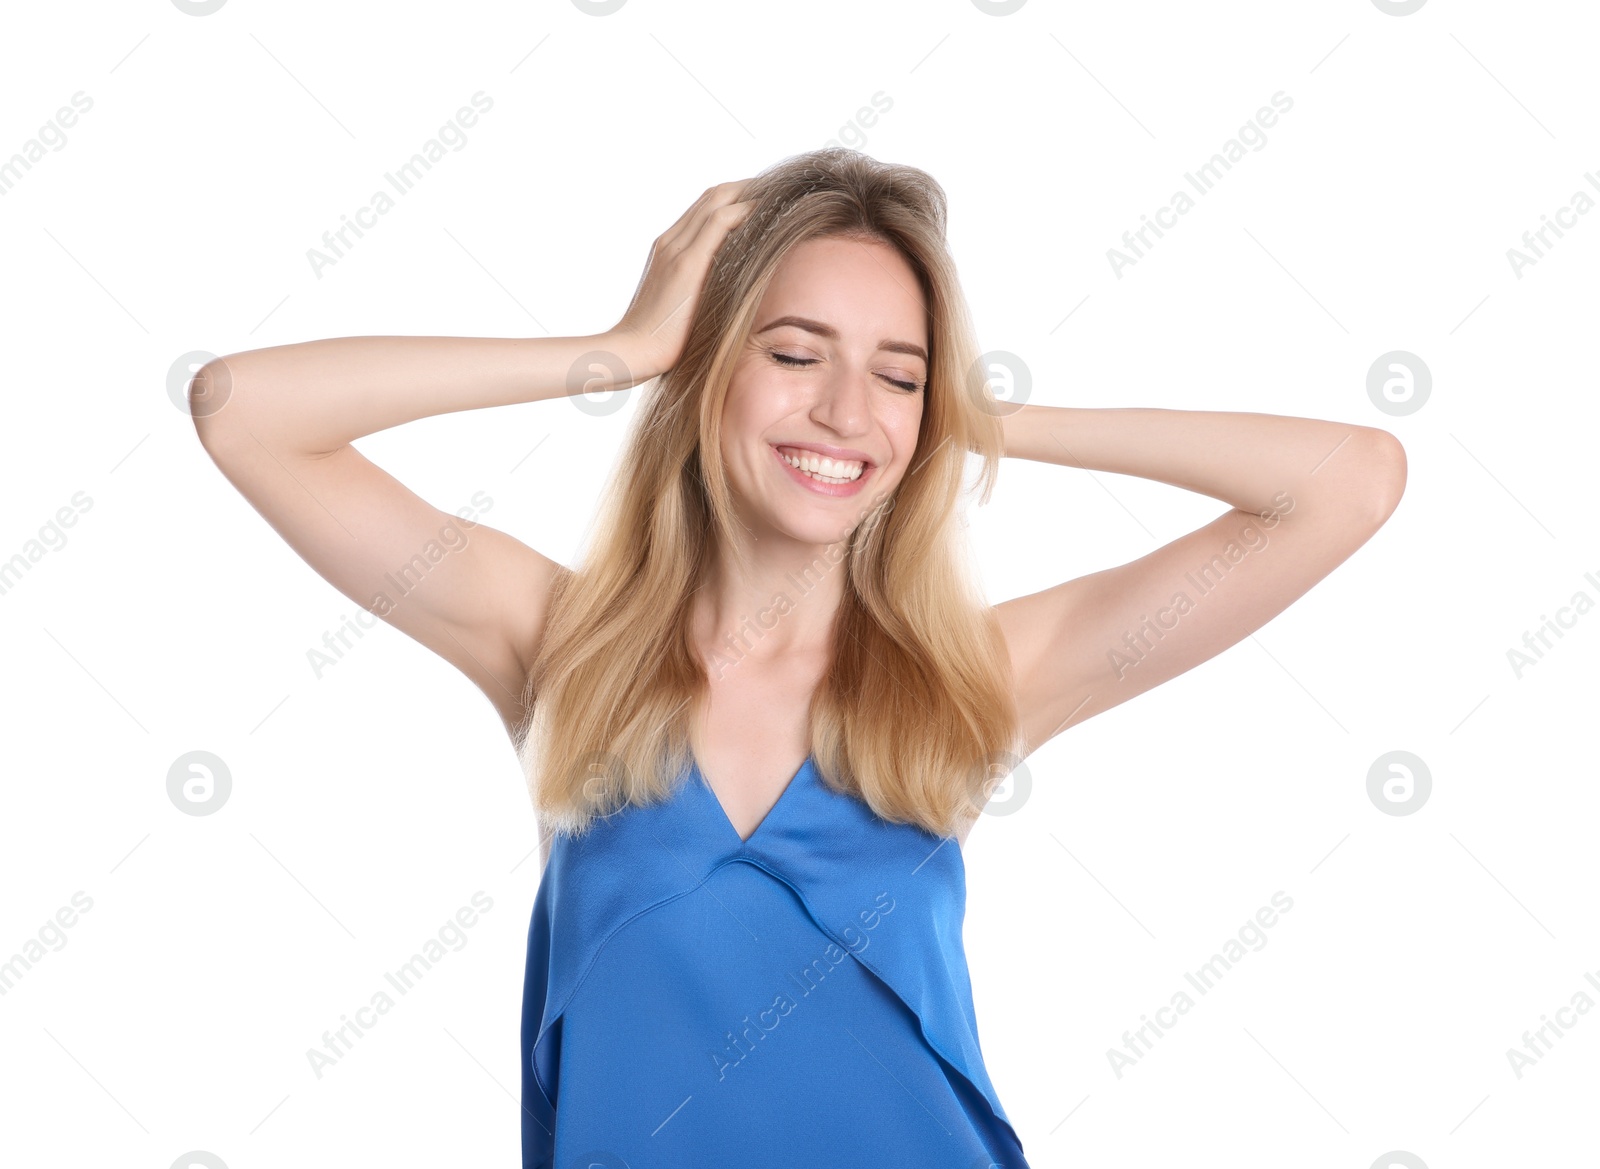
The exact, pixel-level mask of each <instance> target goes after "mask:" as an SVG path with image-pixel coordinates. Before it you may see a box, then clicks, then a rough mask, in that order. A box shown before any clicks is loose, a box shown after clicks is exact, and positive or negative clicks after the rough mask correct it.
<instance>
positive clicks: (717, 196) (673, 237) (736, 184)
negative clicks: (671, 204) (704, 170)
mask: <svg viewBox="0 0 1600 1169" xmlns="http://www.w3.org/2000/svg"><path fill="white" fill-rule="evenodd" d="M749 184H750V180H749V179H735V180H733V181H731V182H726V183H718V184H717V185H716V186H714V187H707V188H706V189H705V190H704V191H703V192H701V194H700V197H699V198H698V199H696V200H695V201H694V202H693V203H692V204H691V205H690V206H689V209H688V210H687V211H685V212H684V213H683V214H682V215H680V216H679V217H678V221H677V222H676V223H674V224H673V225H672V226H671V227H669V228H668V229H667V230H666V231H665V232H663V233H662V235H661V237H660V239H659V240H658V242H659V243H660V244H661V246H662V247H663V248H664V249H666V250H668V251H677V250H678V249H679V248H681V247H684V246H686V245H688V244H689V243H691V242H693V241H694V240H696V239H697V238H698V237H699V235H700V232H701V230H702V229H703V228H704V227H705V225H706V222H707V221H708V220H709V219H710V217H711V216H712V215H713V214H715V213H716V212H717V211H718V210H719V209H720V208H722V207H725V206H728V205H729V204H731V203H733V202H734V201H735V200H737V199H738V197H739V195H740V193H741V192H742V191H743V190H744V189H745V187H747V186H748V185H749Z"/></svg>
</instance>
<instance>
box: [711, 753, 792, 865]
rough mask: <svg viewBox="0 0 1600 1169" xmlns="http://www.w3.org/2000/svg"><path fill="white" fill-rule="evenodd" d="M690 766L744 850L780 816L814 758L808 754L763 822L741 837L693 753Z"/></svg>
mask: <svg viewBox="0 0 1600 1169" xmlns="http://www.w3.org/2000/svg"><path fill="white" fill-rule="evenodd" d="M689 766H690V768H691V769H692V770H693V772H694V778H695V780H696V781H697V782H698V784H699V786H700V787H701V788H702V789H703V790H704V791H705V794H706V795H707V796H709V797H710V801H709V802H710V804H711V806H712V807H713V808H715V809H716V812H717V816H718V817H719V818H720V819H721V820H722V823H723V824H724V825H725V826H726V827H727V830H728V834H729V835H730V836H732V837H733V839H734V840H735V841H736V842H737V843H738V845H739V847H741V848H743V847H746V846H747V845H749V843H750V842H751V841H752V840H754V839H755V838H756V837H757V836H759V835H761V832H762V830H763V829H764V828H766V826H767V825H768V824H770V823H772V818H773V817H774V816H776V815H777V814H778V809H779V808H781V807H783V802H784V801H785V800H786V799H788V798H789V796H790V794H791V793H792V792H793V791H794V790H795V787H796V785H798V784H799V782H800V780H801V779H802V777H804V776H805V774H806V772H807V771H808V770H810V768H811V766H812V756H811V753H810V752H809V751H808V752H807V753H806V757H805V758H804V759H803V760H801V762H800V767H799V770H797V771H796V772H795V773H794V774H793V775H791V776H790V777H789V782H788V783H786V784H784V785H783V790H782V791H781V792H779V793H778V798H777V799H776V800H774V801H773V803H772V807H770V808H768V809H767V814H766V815H765V816H763V817H761V822H760V823H759V824H757V825H756V826H755V828H754V829H752V830H751V832H750V835H749V836H740V835H739V829H738V828H736V827H734V823H733V819H732V818H731V817H730V816H729V815H728V812H727V809H725V808H724V807H723V806H722V800H721V798H720V797H719V796H718V795H717V793H716V791H715V790H714V789H713V788H712V786H711V783H710V781H709V780H707V779H706V776H705V772H703V771H701V770H700V761H699V760H698V759H696V758H695V757H694V755H693V753H692V752H691V753H690V755H689Z"/></svg>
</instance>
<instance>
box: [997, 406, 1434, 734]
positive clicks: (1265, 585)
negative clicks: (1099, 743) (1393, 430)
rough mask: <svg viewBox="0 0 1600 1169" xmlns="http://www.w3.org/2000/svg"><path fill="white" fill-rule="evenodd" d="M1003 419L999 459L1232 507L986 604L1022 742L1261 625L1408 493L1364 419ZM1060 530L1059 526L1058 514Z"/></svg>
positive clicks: (1209, 415)
mask: <svg viewBox="0 0 1600 1169" xmlns="http://www.w3.org/2000/svg"><path fill="white" fill-rule="evenodd" d="M1003 427H1004V431H1005V454H1006V455H1007V456H1009V457H1012V458H1021V459H1033V460H1035V461H1038V462H1045V463H1057V464H1059V465H1061V466H1064V467H1083V468H1086V469H1088V470H1092V471H1110V472H1115V473H1116V474H1120V475H1138V476H1140V477H1141V478H1145V479H1157V480H1160V481H1161V482H1163V483H1171V484H1172V485H1174V486H1176V487H1185V488H1187V489H1189V490H1190V491H1198V492H1200V493H1202V494H1204V495H1209V496H1212V497H1213V498H1215V499H1220V500H1222V501H1223V502H1224V503H1227V504H1230V505H1231V509H1230V510H1229V511H1227V512H1225V513H1224V514H1222V515H1221V516H1219V517H1217V518H1216V519H1215V520H1213V521H1212V522H1211V523H1209V524H1206V525H1204V526H1202V527H1199V528H1196V529H1195V530H1194V531H1192V532H1190V533H1189V534H1188V535H1186V536H1181V537H1179V538H1178V539H1176V540H1173V541H1172V542H1171V543H1169V544H1166V545H1163V546H1162V547H1160V548H1157V549H1156V550H1155V551H1154V552H1151V553H1150V554H1148V555H1147V556H1143V557H1141V558H1139V559H1138V560H1134V561H1131V562H1129V563H1127V564H1123V565H1119V566H1118V567H1115V568H1108V569H1105V570H1104V571H1101V572H1095V573H1091V574H1089V575H1087V576H1081V577H1078V578H1076V579H1074V580H1069V581H1065V582H1063V583H1061V584H1059V585H1055V586H1053V587H1051V588H1048V589H1044V590H1042V591H1041V592H1037V593H1031V594H1029V595H1027V596H1024V597H1016V598H1014V599H1012V600H1009V601H1005V602H1003V603H1001V604H1000V605H998V606H996V612H997V614H998V615H999V618H1000V625H1001V628H1002V630H1003V631H1004V633H1005V637H1006V642H1007V645H1008V648H1009V650H1010V654H1011V663H1012V669H1013V673H1014V677H1015V681H1016V689H1017V702H1018V707H1019V713H1020V714H1021V716H1022V726H1023V733H1024V736H1025V740H1026V752H1025V753H1031V752H1032V751H1033V750H1034V749H1035V748H1037V747H1039V746H1040V745H1041V744H1043V743H1044V742H1045V741H1046V740H1048V739H1050V738H1052V737H1053V736H1055V735H1056V734H1058V733H1060V732H1061V731H1063V730H1065V729H1066V728H1067V727H1068V726H1069V725H1073V724H1076V723H1080V722H1082V721H1083V720H1084V719H1087V718H1089V717H1091V716H1093V715H1096V714H1099V713H1100V712H1101V711H1104V710H1109V709H1110V708H1111V707H1113V706H1116V705H1118V704H1119V703H1122V702H1126V701H1127V700H1128V699H1130V698H1132V697H1133V696H1134V695H1136V694H1142V693H1143V692H1144V691H1146V690H1149V689H1151V688H1152V687H1154V686H1157V685H1159V684H1160V683H1162V682H1165V681H1167V680H1168V679H1170V678H1174V677H1176V676H1177V675H1179V674H1181V673H1183V672H1184V671H1186V670H1189V669H1191V668H1193V667H1194V666H1197V665H1199V664H1200V663H1201V662H1203V661H1205V660H1206V659H1207V658H1210V657H1213V656H1215V655H1216V654H1219V653H1221V652H1222V651H1223V650H1225V649H1227V648H1228V647H1229V646H1231V645H1233V644H1234V643H1235V642H1237V641H1239V640H1241V639H1243V638H1244V637H1246V636H1247V635H1249V634H1250V633H1253V632H1255V630H1257V629H1259V628H1261V626H1263V625H1265V624H1266V623H1267V622H1268V621H1270V620H1271V619H1272V618H1273V617H1275V616H1277V615H1278V614H1279V613H1281V612H1283V610H1284V609H1286V608H1287V607H1288V606H1289V605H1290V604H1291V603H1292V602H1293V601H1294V600H1296V599H1297V598H1298V597H1300V596H1302V595H1303V594H1304V593H1305V592H1306V590H1308V589H1309V588H1310V587H1311V586H1312V585H1314V584H1316V583H1317V582H1318V581H1319V580H1321V579H1322V578H1323V577H1325V576H1327V575H1328V573H1330V572H1332V571H1333V570H1334V569H1335V568H1337V567H1338V566H1339V564H1341V563H1342V562H1343V561H1344V560H1345V559H1346V558H1347V557H1348V556H1349V555H1350V554H1351V553H1352V552H1354V551H1355V550H1356V549H1357V548H1359V547H1361V545H1362V544H1364V543H1366V542H1367V540H1368V539H1370V538H1371V537H1372V534H1373V533H1374V532H1376V531H1377V530H1378V529H1379V528H1380V527H1382V526H1383V523H1384V521H1385V520H1387V519H1388V518H1389V515H1390V513H1392V512H1393V511H1394V509H1395V506H1396V505H1397V504H1398V503H1399V502H1400V496H1401V493H1402V492H1403V491H1404V490H1405V482H1406V456H1405V450H1404V448H1402V447H1401V445H1400V442H1399V440H1398V439H1396V438H1395V437H1394V435H1392V434H1390V433H1389V432H1388V431H1385V430H1379V429H1376V428H1374V427H1368V426H1352V425H1349V424H1346V423H1341V422H1323V421H1319V420H1317V419H1313V418H1285V417H1280V416H1278V415H1275V414H1229V413H1218V412H1211V411H1191V410H1157V409H1108V410H1091V409H1074V408H1067V407H1058V406H1034V405H1024V406H1022V407H1020V408H1018V409H1017V410H1015V411H1013V412H1011V413H1009V414H1007V415H1006V416H1005V418H1004V421H1003ZM1048 522H1049V521H1047V520H1045V519H1043V517H1041V520H1040V526H1041V527H1044V526H1045V525H1046V524H1047V523H1048ZM1056 531H1057V533H1058V534H1059V536H1060V537H1061V538H1065V536H1066V534H1067V532H1066V526H1065V525H1064V524H1059V523H1058V524H1057V525H1056ZM1048 534H1049V533H1048V532H1047V531H1041V533H1040V535H1041V536H1045V535H1048Z"/></svg>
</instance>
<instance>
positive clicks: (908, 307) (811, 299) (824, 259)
mask: <svg viewBox="0 0 1600 1169" xmlns="http://www.w3.org/2000/svg"><path fill="white" fill-rule="evenodd" d="M787 314H794V315H796V316H803V317H809V318H813V319H816V320H821V321H826V322H827V323H829V324H830V325H832V326H833V327H834V328H836V329H838V330H839V332H840V335H841V336H842V337H843V338H844V339H845V340H846V341H849V340H851V339H860V338H863V337H866V336H867V335H868V334H870V335H871V338H870V339H871V340H872V341H876V340H877V339H879V338H880V337H886V336H893V337H899V338H904V339H905V340H908V341H915V342H919V343H921V344H922V345H924V346H926V345H927V342H928V318H927V307H926V300H925V298H924V297H923V295H922V289H921V286H920V285H919V283H918V281H917V274H916V271H915V270H914V269H913V268H912V267H911V264H910V263H909V262H908V261H907V260H906V258H905V257H904V256H903V255H901V254H900V252H899V251H898V250H897V249H895V248H894V247H892V246H891V245H889V244H886V243H882V242H881V241H878V240H860V239H842V238H838V237H829V238H825V239H812V240H807V241H806V242H805V243H803V244H799V245H798V246H796V247H795V248H794V250H793V251H791V252H790V253H789V254H788V255H787V256H785V257H784V258H783V260H782V261H781V262H780V264H779V266H778V269H777V271H776V272H775V273H774V274H773V279H772V283H771V284H770V285H768V286H767V290H766V292H765V293H764V294H763V295H762V298H761V305H760V308H759V310H758V311H757V313H756V328H758V329H759V328H761V327H762V326H763V325H765V324H766V322H768V321H770V320H772V319H774V318H776V317H779V316H784V315H787Z"/></svg>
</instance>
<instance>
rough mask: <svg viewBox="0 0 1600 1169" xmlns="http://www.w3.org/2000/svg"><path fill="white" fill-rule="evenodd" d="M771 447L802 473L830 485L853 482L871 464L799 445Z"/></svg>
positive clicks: (863, 473) (865, 471) (864, 472)
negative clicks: (820, 453)
mask: <svg viewBox="0 0 1600 1169" xmlns="http://www.w3.org/2000/svg"><path fill="white" fill-rule="evenodd" d="M773 449H774V450H775V451H777V452H778V457H779V458H780V459H782V460H783V461H784V462H786V463H788V464H789V466H791V467H793V468H794V469H795V470H796V471H799V472H800V473H801V474H802V475H805V476H807V477H808V478H811V479H815V480H816V481H817V482H819V483H827V484H829V485H830V486H842V485H843V484H846V483H854V482H855V481H856V480H857V479H860V478H861V476H863V475H865V474H866V473H867V471H868V469H870V468H871V466H872V464H871V463H868V462H864V461H862V460H859V459H830V458H828V457H827V456H826V455H819V454H817V452H816V451H809V450H805V449H803V448H801V447H785V446H778V447H774V448H773Z"/></svg>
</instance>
